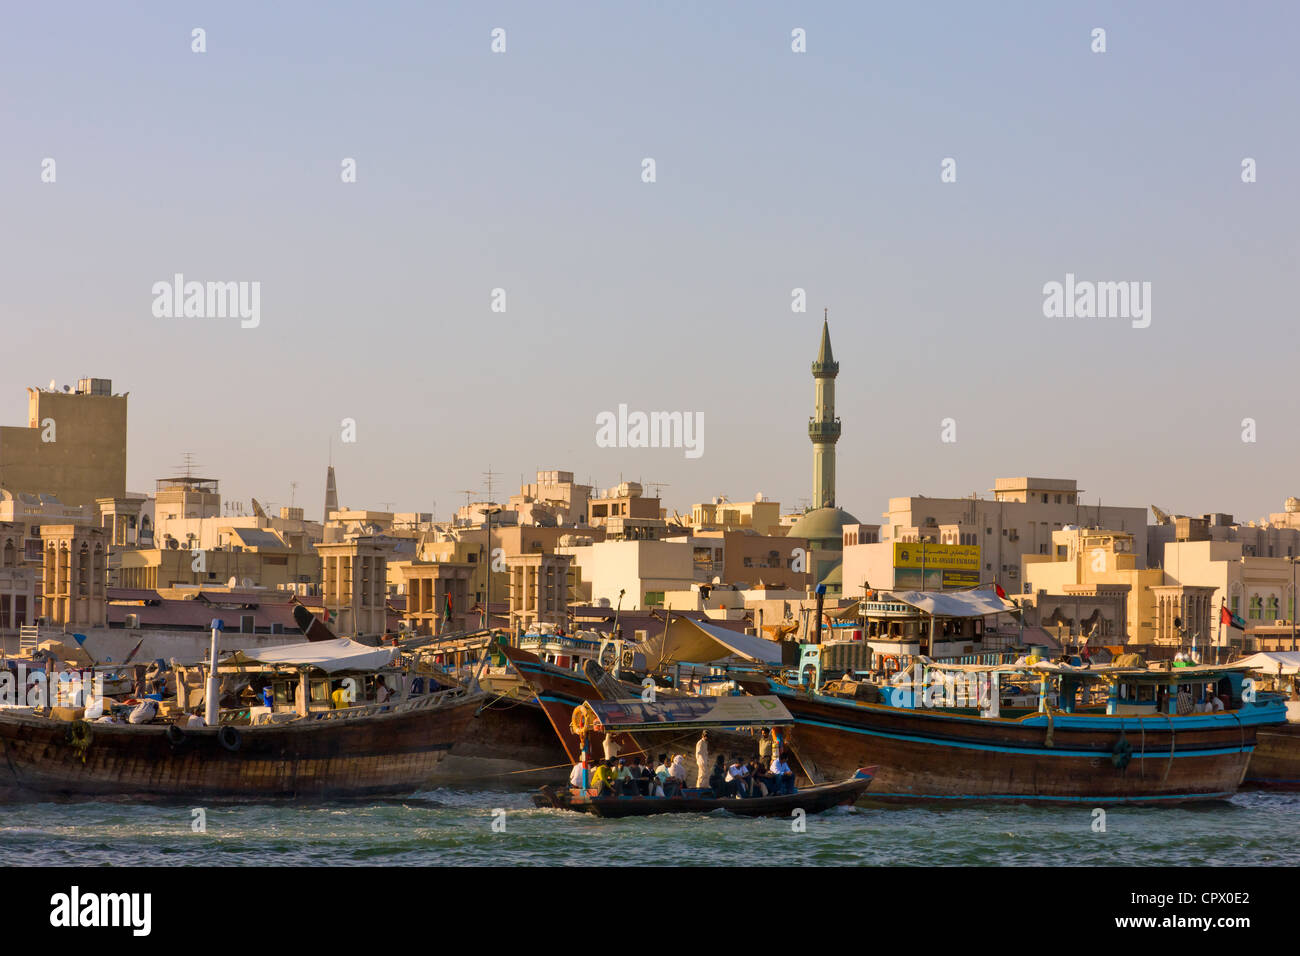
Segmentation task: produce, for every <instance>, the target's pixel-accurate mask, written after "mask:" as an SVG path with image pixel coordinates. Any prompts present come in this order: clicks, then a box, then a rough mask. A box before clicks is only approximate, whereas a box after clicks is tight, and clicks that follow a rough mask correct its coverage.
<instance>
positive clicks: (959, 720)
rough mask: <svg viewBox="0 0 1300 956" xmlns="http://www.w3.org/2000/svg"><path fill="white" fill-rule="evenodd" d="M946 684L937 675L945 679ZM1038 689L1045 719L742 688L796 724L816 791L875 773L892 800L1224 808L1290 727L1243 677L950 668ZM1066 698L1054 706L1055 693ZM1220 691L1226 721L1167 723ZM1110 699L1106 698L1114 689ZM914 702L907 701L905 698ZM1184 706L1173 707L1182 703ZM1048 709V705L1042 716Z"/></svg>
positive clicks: (898, 693)
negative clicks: (1196, 695) (1195, 694)
mask: <svg viewBox="0 0 1300 956" xmlns="http://www.w3.org/2000/svg"><path fill="white" fill-rule="evenodd" d="M935 669H936V670H940V671H942V670H943V669H941V668H935ZM948 670H949V672H952V671H957V672H964V673H965V674H967V675H970V674H972V673H984V674H987V675H988V677H989V679H990V680H991V681H993V684H992V686H993V689H994V700H997V701H1000V700H1001V694H1002V690H1003V689H1004V688H1000V687H999V683H998V678H997V677H994V676H993V675H994V674H997V675H999V676H1000V677H1005V678H1007V679H1011V678H1013V677H1015V678H1017V679H1019V680H1022V681H1023V680H1032V681H1033V682H1035V683H1038V684H1040V686H1041V688H1042V695H1041V698H1040V707H1041V712H1040V711H1030V712H1025V713H1017V712H1015V711H1011V712H1004V711H1003V710H1002V709H1001V708H1000V707H999V706H992V702H991V701H990V705H991V706H990V707H989V708H988V709H986V710H985V711H983V712H981V711H980V709H979V708H977V707H957V706H940V707H930V706H922V703H923V702H922V701H920V700H918V699H917V698H916V696H915V694H914V692H913V691H906V690H899V689H897V688H894V689H892V690H890V689H888V688H887V689H886V690H888V691H889V693H890V696H889V698H888V700H889V702H888V703H885V702H880V703H872V702H867V701H863V700H855V699H845V698H841V697H835V696H830V695H826V694H820V693H816V692H813V691H811V690H810V689H809V688H807V687H805V686H797V685H789V684H786V683H784V682H782V681H779V680H774V679H771V678H767V679H764V680H761V681H760V680H756V679H751V680H747V681H745V682H744V683H745V686H746V689H748V690H750V691H751V692H756V693H766V694H776V695H777V696H778V697H779V698H780V700H781V701H782V703H784V704H785V706H786V708H787V709H788V710H789V711H790V713H791V714H792V715H793V716H794V719H795V727H794V729H793V732H792V734H791V735H790V738H789V745H790V748H791V749H792V750H793V752H794V754H795V756H796V758H797V759H798V760H799V762H800V763H801V764H802V765H803V767H804V769H805V771H807V772H808V773H809V775H810V776H813V777H814V779H841V778H843V777H844V776H845V775H846V774H847V773H849V772H851V771H852V769H853V768H854V767H855V766H860V765H863V764H868V763H870V764H877V765H878V766H879V769H878V771H877V774H876V785H875V786H874V787H873V788H872V791H871V798H872V799H873V800H874V799H879V800H888V801H916V800H1010V801H1034V802H1039V801H1042V802H1059V803H1080V802H1082V803H1086V804H1091V805H1102V806H1105V805H1110V804H1117V803H1135V804H1163V803H1179V802H1185V801H1195V800H1210V799H1220V798H1224V797H1228V796H1230V795H1232V794H1233V793H1235V792H1236V790H1237V788H1238V787H1239V786H1240V785H1241V782H1242V779H1243V776H1244V775H1245V772H1246V766H1247V763H1248V761H1249V760H1250V759H1251V754H1252V752H1253V751H1254V749H1255V746H1256V740H1257V734H1258V733H1259V731H1260V730H1261V729H1262V728H1264V727H1266V726H1268V725H1270V724H1278V723H1281V722H1282V721H1283V720H1284V719H1285V716H1284V708H1283V705H1282V702H1281V701H1280V700H1279V699H1277V698H1274V697H1271V696H1267V695H1262V696H1261V697H1260V699H1258V700H1256V701H1254V702H1245V701H1243V700H1242V699H1241V678H1242V676H1243V672H1242V670H1241V669H1237V668H1233V667H1231V666H1224V667H1208V666H1206V667H1189V668H1178V669H1173V670H1169V671H1157V670H1149V669H1146V668H1097V669H1090V670H1082V669H1074V668H1064V667H1059V666H1055V665H1046V664H1039V665H1034V666H1031V667H1028V668H1025V667H1021V668H1016V667H1010V666H1008V667H986V668H979V667H970V668H960V667H954V668H950V669H948ZM1095 682H1101V685H1100V686H1101V688H1102V690H1103V691H1104V692H1106V693H1107V694H1108V699H1107V701H1106V704H1105V706H1104V707H1102V708H1088V707H1076V706H1075V705H1074V701H1075V699H1076V695H1078V694H1079V693H1080V690H1081V688H1086V687H1088V686H1096V684H1095ZM1049 684H1055V686H1056V687H1057V691H1056V696H1055V700H1056V701H1057V704H1059V705H1063V706H1062V707H1061V708H1060V709H1058V708H1057V707H1056V706H1052V705H1051V704H1050V700H1051V699H1053V698H1052V696H1051V694H1050V693H1049V691H1048V685H1049ZM1197 685H1200V686H1208V685H1214V686H1216V687H1219V688H1223V689H1224V690H1226V691H1228V693H1229V694H1230V695H1231V699H1230V700H1229V705H1228V708H1227V709H1226V710H1224V711H1222V712H1218V713H1184V714H1170V713H1160V712H1158V711H1157V706H1156V701H1157V698H1158V697H1160V696H1161V694H1169V693H1173V694H1175V695H1176V694H1177V691H1178V689H1179V688H1180V687H1184V686H1186V687H1192V688H1194V687H1195V686H1197ZM1107 688H1109V690H1107ZM909 695H911V696H909ZM1174 700H1175V703H1176V702H1177V698H1176V696H1175V697H1174ZM1042 701H1048V703H1047V704H1046V705H1044V704H1043V703H1042Z"/></svg>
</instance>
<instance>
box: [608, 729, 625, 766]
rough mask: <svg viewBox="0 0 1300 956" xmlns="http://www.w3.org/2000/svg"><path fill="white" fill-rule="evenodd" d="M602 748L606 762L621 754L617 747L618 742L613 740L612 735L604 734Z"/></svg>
mask: <svg viewBox="0 0 1300 956" xmlns="http://www.w3.org/2000/svg"><path fill="white" fill-rule="evenodd" d="M604 747H605V759H606V760H612V759H614V758H615V757H617V756H618V755H619V754H620V753H621V752H622V748H621V747H619V745H618V741H617V740H615V739H614V735H613V734H612V733H608V732H606V734H605V740H604Z"/></svg>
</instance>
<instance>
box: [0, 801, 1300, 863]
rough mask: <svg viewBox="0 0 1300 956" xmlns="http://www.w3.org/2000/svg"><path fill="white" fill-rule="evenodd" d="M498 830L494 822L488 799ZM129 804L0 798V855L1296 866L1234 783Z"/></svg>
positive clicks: (1295, 807) (31, 858)
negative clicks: (1205, 800)
mask: <svg viewBox="0 0 1300 956" xmlns="http://www.w3.org/2000/svg"><path fill="white" fill-rule="evenodd" d="M497 809H501V810H505V811H506V813H505V815H504V820H505V831H504V832H494V831H493V828H492V824H493V821H494V819H497V820H500V819H501V817H500V815H494V810H497ZM206 814H207V819H206V823H207V832H206V833H195V832H193V830H192V827H191V822H192V819H193V817H192V815H191V808H189V807H184V806H156V805H138V804H130V803H109V804H104V803H97V804H92V803H71V804H70V803H63V804H49V803H47V804H24V805H15V806H5V807H0V865H4V866H11V865H82V866H87V865H88V866H100V865H102V866H110V865H112V866H123V865H146V866H148V865H153V866H172V865H186V866H194V865H205V866H213V865H215V866H266V865H279V866H310V865H313V864H330V865H357V866H365V865H376V864H383V865H397V866H405V865H443V866H475V865H484V864H494V865H512V866H531V865H536V866H541V865H566V864H600V865H604V866H610V865H628V866H645V865H664V864H667V865H693V864H712V865H734V866H746V865H750V866H752V865H769V864H770V862H771V860H772V858H773V854H777V855H778V859H779V860H780V862H781V863H782V864H783V865H828V864H829V865H835V864H840V865H844V864H853V865H856V864H865V865H871V864H891V865H932V866H951V865H963V864H978V865H996V866H1019V865H1031V864H1045V865H1065V866H1114V865H1122V864H1131V865H1140V866H1177V865H1189V864H1197V865H1208V866H1233V865H1243V864H1263V865H1291V866H1294V865H1297V864H1298V863H1300V849H1298V848H1297V846H1296V843H1295V840H1294V836H1293V835H1294V833H1295V832H1296V830H1297V825H1300V794H1269V793H1244V794H1239V795H1237V796H1236V797H1234V798H1232V799H1231V800H1228V801H1221V802H1218V803H1211V804H1202V805H1196V806H1189V807H1182V808H1165V809H1161V808H1156V807H1141V808H1133V809H1127V808H1123V807H1111V808H1109V809H1108V810H1107V812H1106V821H1105V822H1106V832H1105V833H1098V832H1094V831H1093V825H1094V824H1093V816H1092V811H1091V809H1086V808H1079V809H1075V808H1063V809H1062V808H1049V807H1042V806H1025V805H1005V806H1004V805H988V806H980V807H970V806H965V807H948V806H938V807H886V806H872V805H870V804H868V805H865V806H859V807H853V808H847V807H841V808H839V809H836V810H832V811H830V812H828V813H824V814H820V815H817V816H811V817H808V818H807V820H806V825H807V830H806V832H803V833H796V832H792V824H791V821H790V820H787V819H747V818H742V817H735V816H731V815H729V814H727V813H725V812H723V811H718V812H715V813H711V814H701V815H690V814H683V815H675V816H658V817H647V818H639V819H626V820H600V819H595V818H592V817H589V816H586V815H585V814H577V813H570V812H566V811H561V810H538V809H535V808H534V807H533V806H532V804H531V801H530V800H529V797H528V794H527V793H526V792H520V791H507V790H500V789H496V790H472V789H452V788H440V789H435V790H431V791H428V792H426V793H422V794H418V795H417V796H415V797H412V798H410V799H407V800H389V801H377V802H374V803H369V804H351V805H343V804H339V805H329V806H313V807H282V806H257V805H248V806H213V807H208V808H206Z"/></svg>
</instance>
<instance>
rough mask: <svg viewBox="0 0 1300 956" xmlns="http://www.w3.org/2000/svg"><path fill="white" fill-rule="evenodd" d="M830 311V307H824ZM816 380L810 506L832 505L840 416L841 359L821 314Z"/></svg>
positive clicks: (810, 434)
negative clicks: (837, 409) (837, 384)
mask: <svg viewBox="0 0 1300 956" xmlns="http://www.w3.org/2000/svg"><path fill="white" fill-rule="evenodd" d="M827 312H829V310H827ZM812 373H813V379H814V381H816V382H817V390H816V412H817V414H816V415H814V416H813V417H812V418H810V419H809V420H808V437H809V438H810V439H811V440H812V443H813V502H812V506H813V508H833V507H835V443H836V442H837V441H839V440H840V420H839V419H838V418H836V417H835V376H837V375H839V374H840V363H839V362H837V361H835V356H834V355H833V354H832V353H831V331H830V325H829V319H828V316H827V314H826V313H823V315H822V344H821V348H820V349H818V351H817V361H815V362H813V363H812Z"/></svg>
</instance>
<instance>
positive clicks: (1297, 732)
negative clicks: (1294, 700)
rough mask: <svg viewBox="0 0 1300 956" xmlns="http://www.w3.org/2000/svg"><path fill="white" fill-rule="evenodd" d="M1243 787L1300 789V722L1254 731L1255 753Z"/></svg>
mask: <svg viewBox="0 0 1300 956" xmlns="http://www.w3.org/2000/svg"><path fill="white" fill-rule="evenodd" d="M1242 786H1243V787H1248V788H1254V789H1259V790H1300V724H1281V725H1280V726H1277V727H1261V728H1259V730H1257V731H1256V732H1255V752H1254V753H1253V754H1252V755H1251V758H1250V767H1249V768H1248V769H1247V770H1246V779H1245V780H1243V781H1242Z"/></svg>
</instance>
